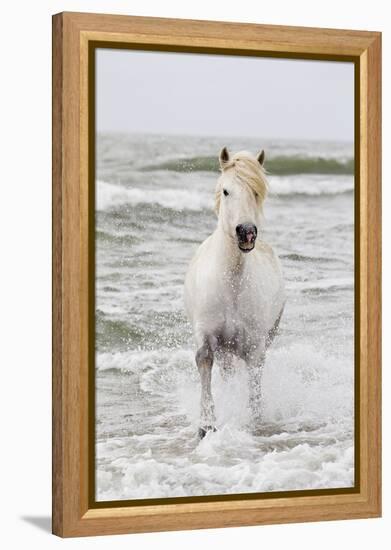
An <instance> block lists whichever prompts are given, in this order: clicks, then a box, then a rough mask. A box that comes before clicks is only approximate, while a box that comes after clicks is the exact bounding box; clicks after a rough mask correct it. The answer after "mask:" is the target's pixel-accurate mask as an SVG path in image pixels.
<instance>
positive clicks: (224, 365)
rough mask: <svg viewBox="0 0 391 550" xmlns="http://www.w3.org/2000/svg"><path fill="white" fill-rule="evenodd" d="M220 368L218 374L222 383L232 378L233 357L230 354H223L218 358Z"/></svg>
mask: <svg viewBox="0 0 391 550" xmlns="http://www.w3.org/2000/svg"><path fill="white" fill-rule="evenodd" d="M218 362H219V365H220V366H221V369H220V373H221V377H222V379H223V380H224V382H227V380H229V379H230V378H232V376H233V373H234V365H233V356H232V354H231V353H224V354H223V355H222V356H221V358H218Z"/></svg>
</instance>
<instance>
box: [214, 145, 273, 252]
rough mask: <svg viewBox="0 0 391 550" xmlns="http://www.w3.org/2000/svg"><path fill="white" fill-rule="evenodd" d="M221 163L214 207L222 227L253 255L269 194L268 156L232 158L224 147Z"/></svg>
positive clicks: (233, 156)
mask: <svg viewBox="0 0 391 550" xmlns="http://www.w3.org/2000/svg"><path fill="white" fill-rule="evenodd" d="M219 160H220V167H221V172H222V173H221V176H220V178H219V180H218V182H217V186H216V205H215V210H216V214H217V215H218V218H219V225H220V227H221V228H222V230H223V231H224V232H225V233H226V234H227V235H228V236H229V237H230V238H232V239H234V241H235V242H236V243H237V245H238V247H239V248H240V250H241V251H242V252H245V253H247V252H251V250H253V249H254V246H255V240H256V238H257V233H258V228H259V224H260V221H261V212H262V203H263V201H264V199H265V197H266V192H267V182H266V177H265V171H264V169H263V162H264V160H265V153H264V151H261V152H260V153H259V154H258V155H257V156H253V155H251V154H250V153H247V152H246V151H241V152H240V153H236V154H235V155H230V154H229V153H228V150H227V148H226V147H224V148H223V149H222V150H221V153H220V159H219Z"/></svg>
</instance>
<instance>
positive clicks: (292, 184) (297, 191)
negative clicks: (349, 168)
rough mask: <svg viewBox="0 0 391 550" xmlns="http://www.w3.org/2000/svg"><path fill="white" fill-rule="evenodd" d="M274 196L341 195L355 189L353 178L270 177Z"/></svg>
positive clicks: (317, 176) (312, 176)
mask: <svg viewBox="0 0 391 550" xmlns="http://www.w3.org/2000/svg"><path fill="white" fill-rule="evenodd" d="M269 181H270V193H271V194H272V195H279V196H284V195H285V196H286V195H310V196H320V195H339V194H341V193H347V192H350V191H353V189H354V178H353V176H332V177H331V176H323V175H322V176H321V175H314V174H311V175H308V174H306V175H294V176H288V177H287V176H273V175H271V176H270V177H269Z"/></svg>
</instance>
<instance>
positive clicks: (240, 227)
mask: <svg viewBox="0 0 391 550" xmlns="http://www.w3.org/2000/svg"><path fill="white" fill-rule="evenodd" d="M242 227H243V226H242V224H239V225H237V226H236V233H237V234H238V235H240V231H241V229H242Z"/></svg>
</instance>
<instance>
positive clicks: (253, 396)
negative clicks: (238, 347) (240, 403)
mask: <svg viewBox="0 0 391 550" xmlns="http://www.w3.org/2000/svg"><path fill="white" fill-rule="evenodd" d="M264 363H265V351H264V350H262V351H259V352H258V353H252V354H250V355H248V356H247V357H246V364H247V370H248V383H249V405H250V412H251V418H252V422H253V424H254V426H255V427H256V426H258V425H259V424H260V423H261V422H262V420H263V411H264V403H263V399H262V372H263V366H264Z"/></svg>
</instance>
